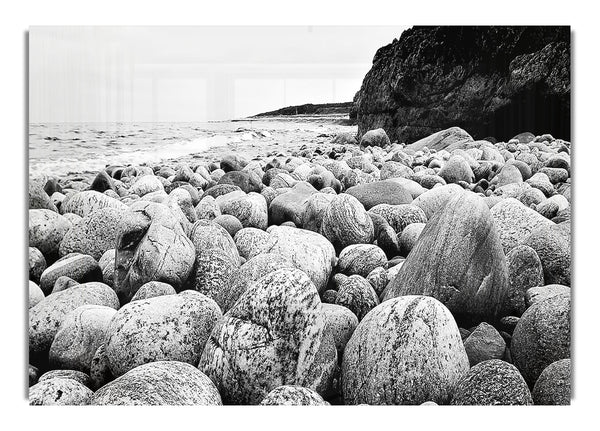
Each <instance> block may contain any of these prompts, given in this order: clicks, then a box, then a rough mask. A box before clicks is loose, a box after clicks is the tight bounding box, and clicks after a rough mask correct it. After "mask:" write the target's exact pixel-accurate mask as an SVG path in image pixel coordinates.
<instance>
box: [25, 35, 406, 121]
mask: <svg viewBox="0 0 600 431" xmlns="http://www.w3.org/2000/svg"><path fill="white" fill-rule="evenodd" d="M406 28H407V27H383V26H381V27H366V26H364V27H344V26H332V27H308V26H297V27H183V26H179V27H31V29H30V32H29V120H30V122H33V123H46V122H129V121H135V122H145V121H192V122H197V121H207V120H226V119H231V118H241V117H245V116H248V115H253V114H257V113H260V112H264V111H269V110H273V109H277V108H281V107H284V106H290V105H297V104H302V103H325V102H346V101H350V100H352V98H353V97H354V94H355V93H356V91H357V90H358V89H359V88H360V85H361V82H362V78H363V77H364V75H365V73H366V72H367V71H368V70H369V68H370V67H371V62H372V59H373V55H374V54H375V51H376V50H377V49H378V48H379V47H381V46H383V45H387V44H388V43H390V42H391V41H392V40H393V39H394V38H398V37H400V34H401V33H402V31H403V30H405V29H406Z"/></svg>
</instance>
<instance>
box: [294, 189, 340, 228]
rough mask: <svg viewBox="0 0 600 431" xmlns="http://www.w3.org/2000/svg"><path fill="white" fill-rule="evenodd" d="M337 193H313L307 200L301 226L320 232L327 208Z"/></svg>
mask: <svg viewBox="0 0 600 431" xmlns="http://www.w3.org/2000/svg"><path fill="white" fill-rule="evenodd" d="M335 196H336V195H335V194H329V193H313V194H311V195H310V196H309V197H308V199H307V200H306V204H305V205H304V210H303V211H304V212H303V213H302V220H301V226H302V228H303V229H306V230H311V231H313V232H317V233H320V232H321V225H322V224H323V216H324V215H325V210H326V209H327V207H328V206H329V204H330V203H331V201H332V200H333V199H334V198H335Z"/></svg>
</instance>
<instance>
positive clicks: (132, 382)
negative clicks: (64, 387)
mask: <svg viewBox="0 0 600 431" xmlns="http://www.w3.org/2000/svg"><path fill="white" fill-rule="evenodd" d="M92 404H94V405H127V406H164V405H168V406H181V405H213V406H220V405H222V402H221V397H220V396H219V392H218V391H217V388H215V385H214V384H213V382H211V381H210V379H209V378H208V377H207V376H206V375H204V374H203V373H202V372H201V371H199V370H198V369H196V368H195V367H193V366H191V365H190V364H186V363H183V362H177V361H158V362H152V363H149V364H145V365H141V366H139V367H136V368H134V369H132V370H131V371H129V372H127V373H126V374H124V375H122V376H121V377H119V378H117V379H116V380H113V381H112V382H110V383H108V384H106V385H105V386H103V387H102V388H100V389H99V390H98V391H96V393H94V396H93V398H92Z"/></svg>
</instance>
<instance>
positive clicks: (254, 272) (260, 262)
mask: <svg viewBox="0 0 600 431" xmlns="http://www.w3.org/2000/svg"><path fill="white" fill-rule="evenodd" d="M282 268H289V269H294V268H295V266H294V264H293V263H292V262H291V261H290V260H288V259H287V258H285V257H283V256H281V255H279V254H274V253H262V254H258V255H256V256H254V257H252V258H251V259H249V260H248V261H247V262H246V263H244V264H243V265H242V266H241V267H239V268H237V269H236V270H235V271H233V273H232V274H231V277H230V278H229V282H228V283H227V284H226V285H225V286H224V287H223V289H222V290H221V291H220V292H219V295H218V296H217V298H216V301H217V303H218V304H219V306H220V307H221V310H223V313H226V312H227V311H229V309H230V308H231V307H233V305H234V304H235V303H236V302H237V300H238V299H239V297H240V296H242V294H243V293H244V292H245V291H246V289H248V287H249V286H250V285H251V284H252V283H254V282H256V281H258V280H259V279H260V278H261V277H264V276H265V275H267V274H269V273H271V272H273V271H276V270H278V269H282Z"/></svg>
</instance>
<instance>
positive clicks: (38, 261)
mask: <svg viewBox="0 0 600 431" xmlns="http://www.w3.org/2000/svg"><path fill="white" fill-rule="evenodd" d="M28 264H29V279H30V280H32V281H35V282H36V283H39V282H40V277H41V276H42V273H43V272H44V270H45V269H46V258H44V255H43V254H42V252H41V251H39V250H38V249H37V248H36V247H29V256H28Z"/></svg>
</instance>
